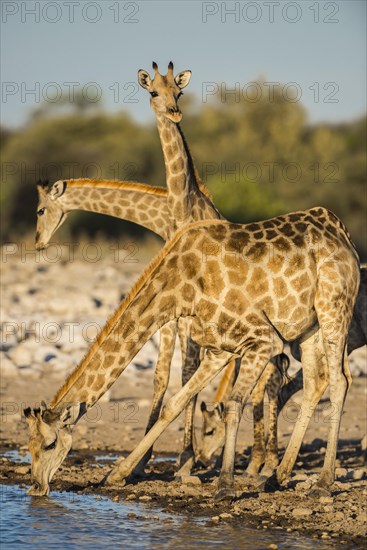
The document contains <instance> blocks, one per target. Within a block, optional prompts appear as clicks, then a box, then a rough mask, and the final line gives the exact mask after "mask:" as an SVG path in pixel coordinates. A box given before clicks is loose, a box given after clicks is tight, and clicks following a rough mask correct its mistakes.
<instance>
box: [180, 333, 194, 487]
mask: <svg viewBox="0 0 367 550" xmlns="http://www.w3.org/2000/svg"><path fill="white" fill-rule="evenodd" d="M199 364H200V346H198V345H197V344H196V343H195V342H194V341H193V340H191V338H188V341H187V348H186V362H185V365H184V368H183V369H182V386H184V385H185V384H186V383H187V382H188V381H189V380H190V378H191V377H192V376H193V374H194V373H195V372H196V371H197V369H198V367H199ZM196 401H197V395H195V396H194V397H193V398H192V399H191V400H190V402H189V404H188V405H187V407H186V409H185V430H184V443H183V450H182V451H181V453H180V456H179V457H178V461H177V463H178V466H179V470H178V471H177V472H176V474H175V477H176V478H177V479H179V478H181V477H183V476H185V475H190V473H191V469H192V467H193V465H194V459H195V452H194V416H195V407H196Z"/></svg>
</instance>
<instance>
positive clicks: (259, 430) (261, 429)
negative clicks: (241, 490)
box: [246, 365, 270, 476]
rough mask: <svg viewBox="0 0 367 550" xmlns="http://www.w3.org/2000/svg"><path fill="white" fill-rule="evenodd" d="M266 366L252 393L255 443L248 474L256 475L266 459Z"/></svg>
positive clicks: (247, 469) (247, 470)
mask: <svg viewBox="0 0 367 550" xmlns="http://www.w3.org/2000/svg"><path fill="white" fill-rule="evenodd" d="M269 367H270V365H268V366H267V367H266V369H265V370H264V372H263V373H262V375H261V376H260V378H259V380H258V382H257V384H256V386H255V387H254V389H253V392H252V394H251V400H252V406H253V417H254V443H253V446H252V451H251V457H250V461H249V464H248V466H247V468H246V474H247V475H250V476H256V475H257V474H258V473H259V470H260V468H261V466H262V465H263V464H264V460H265V426H264V396H265V386H266V382H267V376H268V373H267V371H268V368H269Z"/></svg>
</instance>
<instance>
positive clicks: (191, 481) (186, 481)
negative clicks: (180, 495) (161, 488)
mask: <svg viewBox="0 0 367 550" xmlns="http://www.w3.org/2000/svg"><path fill="white" fill-rule="evenodd" d="M181 484H182V485H201V479H200V478H199V477H198V476H182V477H181Z"/></svg>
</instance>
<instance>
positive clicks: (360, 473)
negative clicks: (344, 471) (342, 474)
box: [348, 468, 365, 481]
mask: <svg viewBox="0 0 367 550" xmlns="http://www.w3.org/2000/svg"><path fill="white" fill-rule="evenodd" d="M348 477H351V478H352V479H354V480H355V481H357V480H361V479H363V478H364V477H365V471H364V470H363V469H362V468H358V469H357V470H352V471H351V472H349V475H348Z"/></svg>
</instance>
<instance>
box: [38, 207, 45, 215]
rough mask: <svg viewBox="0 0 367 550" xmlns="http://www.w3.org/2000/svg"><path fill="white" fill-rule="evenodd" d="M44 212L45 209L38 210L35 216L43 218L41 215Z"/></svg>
mask: <svg viewBox="0 0 367 550" xmlns="http://www.w3.org/2000/svg"><path fill="white" fill-rule="evenodd" d="M45 210H46V208H40V209H39V210H38V212H37V215H38V216H43V214H44V213H45Z"/></svg>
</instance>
